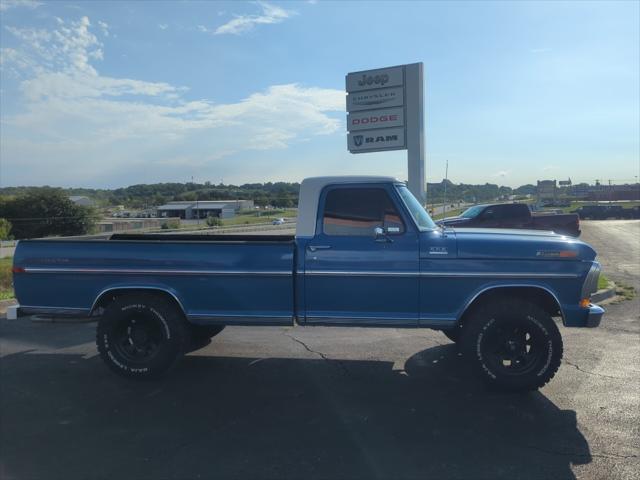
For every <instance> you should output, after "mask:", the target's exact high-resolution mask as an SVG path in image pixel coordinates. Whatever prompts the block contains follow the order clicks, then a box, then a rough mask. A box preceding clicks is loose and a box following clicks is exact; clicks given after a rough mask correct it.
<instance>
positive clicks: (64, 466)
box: [0, 345, 591, 480]
mask: <svg viewBox="0 0 640 480" xmlns="http://www.w3.org/2000/svg"><path fill="white" fill-rule="evenodd" d="M1 362H2V365H1V371H0V374H1V377H2V378H1V380H2V387H1V392H0V407H1V410H0V412H1V414H2V419H1V420H2V422H1V426H0V452H1V458H2V469H1V470H0V477H2V478H42V479H45V478H46V479H53V478H61V479H62V478H64V479H65V480H70V479H76V478H119V479H160V478H175V479H187V478H211V477H215V478H252V479H255V478H274V479H275V478H278V479H279V478H295V479H302V478H305V479H308V478H332V479H341V478H362V479H374V478H385V479H386V478H421V479H428V478H433V479H446V478H473V479H479V478H491V479H494V478H508V479H514V478H518V479H527V478H554V479H555V478H563V479H564V478H575V476H574V474H573V473H572V470H571V465H572V464H583V463H589V462H590V461H591V456H590V452H589V445H588V444H587V442H586V440H585V438H584V437H583V435H582V434H581V433H580V431H579V430H578V427H577V424H576V414H575V412H574V411H573V410H561V409H559V408H558V407H557V406H556V405H554V404H553V403H552V402H550V401H549V400H548V399H547V398H546V397H545V396H544V395H543V394H541V393H532V394H526V395H506V394H498V393H491V392H487V391H486V390H485V389H484V387H483V386H482V385H480V384H479V383H478V382H477V380H476V379H475V378H473V377H472V376H469V374H468V373H467V371H466V368H465V367H464V365H463V364H462V360H461V358H460V357H458V356H457V354H456V350H455V347H454V346H453V345H445V346H439V347H435V348H430V349H427V350H424V351H422V352H420V353H418V354H416V355H414V356H412V357H411V358H410V359H409V360H408V361H407V362H406V364H405V366H404V370H394V369H393V365H392V364H391V363H389V362H382V361H351V360H348V361H347V360H340V361H338V360H323V359H318V360H314V359H284V358H270V359H256V358H234V357H216V356H204V355H191V356H188V357H186V358H185V359H184V361H183V362H182V363H181V364H180V365H179V366H178V368H177V369H176V370H175V371H174V372H173V373H172V375H171V376H170V377H168V378H167V379H165V380H164V381H161V382H148V383H133V382H129V381H126V380H122V379H120V378H119V377H116V376H115V375H113V374H111V373H110V372H108V371H107V369H106V367H104V366H103V365H102V362H101V360H100V359H99V358H97V357H94V358H90V359H84V358H82V357H81V356H77V355H68V354H34V353H20V354H15V355H9V356H6V357H4V358H3V359H2V360H1Z"/></svg>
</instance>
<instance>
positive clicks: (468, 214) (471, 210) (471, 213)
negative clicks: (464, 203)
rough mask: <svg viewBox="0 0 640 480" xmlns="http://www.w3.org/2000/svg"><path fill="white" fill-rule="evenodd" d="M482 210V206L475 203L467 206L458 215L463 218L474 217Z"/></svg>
mask: <svg viewBox="0 0 640 480" xmlns="http://www.w3.org/2000/svg"><path fill="white" fill-rule="evenodd" d="M482 210H484V206H482V205H476V206H475V207H471V208H467V209H466V210H465V211H464V212H462V213H461V214H460V216H461V217H464V218H475V217H477V216H478V215H479V214H480V212H482Z"/></svg>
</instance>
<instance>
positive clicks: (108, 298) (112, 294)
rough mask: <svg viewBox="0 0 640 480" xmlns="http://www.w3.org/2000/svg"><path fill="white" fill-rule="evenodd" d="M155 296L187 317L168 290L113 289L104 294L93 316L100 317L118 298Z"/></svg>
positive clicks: (100, 297) (97, 301)
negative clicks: (136, 295)
mask: <svg viewBox="0 0 640 480" xmlns="http://www.w3.org/2000/svg"><path fill="white" fill-rule="evenodd" d="M135 294H140V295H155V296H158V297H161V298H164V299H165V300H167V301H169V302H170V303H171V304H173V305H174V306H175V307H176V308H177V309H178V310H179V311H180V312H182V314H183V315H185V311H184V308H182V304H181V303H180V302H179V301H178V299H177V298H176V297H175V296H174V295H173V294H172V293H169V292H168V291H166V290H162V289H160V288H127V287H123V288H113V289H110V290H107V291H106V292H102V293H101V294H100V295H99V297H98V298H97V299H96V301H95V302H94V304H93V307H92V308H91V316H100V315H102V312H104V309H105V308H106V307H107V305H109V304H110V303H111V302H113V301H114V300H115V299H116V298H118V297H121V296H123V295H135Z"/></svg>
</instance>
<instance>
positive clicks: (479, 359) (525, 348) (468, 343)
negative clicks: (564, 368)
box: [462, 300, 563, 392]
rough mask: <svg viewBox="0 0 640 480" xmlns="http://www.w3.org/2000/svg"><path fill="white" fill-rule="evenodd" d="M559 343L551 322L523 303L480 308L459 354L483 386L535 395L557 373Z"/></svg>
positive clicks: (464, 332)
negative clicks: (470, 366)
mask: <svg viewBox="0 0 640 480" xmlns="http://www.w3.org/2000/svg"><path fill="white" fill-rule="evenodd" d="M562 349H563V346H562V337H561V335H560V331H559V330H558V327H557V326H556V324H555V322H554V321H553V319H552V318H551V316H550V315H549V314H548V313H547V312H545V311H544V310H543V309H541V308H540V307H538V306H537V305H535V304H532V303H530V302H528V301H524V300H504V301H502V302H500V303H493V304H489V305H485V306H483V307H480V308H479V309H478V311H476V312H475V313H474V314H473V315H472V316H471V317H470V318H469V319H468V320H467V321H466V322H465V324H464V327H463V330H462V350H463V352H464V356H465V357H466V358H469V359H470V360H471V361H472V362H473V364H474V367H475V369H476V370H477V371H478V373H479V374H480V375H481V376H482V378H483V380H484V381H485V382H486V383H487V384H488V385H489V386H491V387H495V388H497V389H500V390H507V391H514V392H523V391H530V390H537V389H538V388H540V387H542V386H543V385H545V384H546V383H548V382H549V381H550V380H551V379H552V378H553V376H554V375H555V374H556V372H557V371H558V368H559V367H560V362H561V360H562Z"/></svg>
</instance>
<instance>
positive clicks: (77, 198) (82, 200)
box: [69, 195, 95, 207]
mask: <svg viewBox="0 0 640 480" xmlns="http://www.w3.org/2000/svg"><path fill="white" fill-rule="evenodd" d="M69 200H71V201H72V202H73V203H75V204H76V205H80V206H81V207H93V206H95V202H94V201H93V200H91V199H90V198H89V197H85V196H84V195H71V196H70V197H69Z"/></svg>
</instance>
